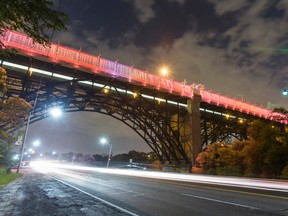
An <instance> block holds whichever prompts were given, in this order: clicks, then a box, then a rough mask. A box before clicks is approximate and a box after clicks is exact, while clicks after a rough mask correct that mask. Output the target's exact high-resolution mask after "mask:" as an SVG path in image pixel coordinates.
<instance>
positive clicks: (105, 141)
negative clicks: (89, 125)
mask: <svg viewBox="0 0 288 216" xmlns="http://www.w3.org/2000/svg"><path fill="white" fill-rule="evenodd" d="M100 143H101V144H103V145H106V144H107V143H108V140H107V139H106V138H105V137H102V138H100ZM111 152H112V144H110V150H109V155H108V160H107V168H109V163H110V160H111V158H110V157H111Z"/></svg>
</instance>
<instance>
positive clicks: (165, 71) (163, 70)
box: [160, 67, 168, 76]
mask: <svg viewBox="0 0 288 216" xmlns="http://www.w3.org/2000/svg"><path fill="white" fill-rule="evenodd" d="M160 72H161V74H162V76H167V75H168V69H167V68H166V67H162V68H161V70H160Z"/></svg>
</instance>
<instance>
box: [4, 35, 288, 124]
mask: <svg viewBox="0 0 288 216" xmlns="http://www.w3.org/2000/svg"><path fill="white" fill-rule="evenodd" d="M1 40H2V41H3V43H4V44H5V45H6V46H9V47H12V48H15V49H17V50H21V51H22V52H23V53H25V54H26V55H29V56H34V57H38V58H39V57H48V58H49V60H50V61H52V62H59V61H60V62H65V63H66V64H70V65H71V66H72V67H76V68H78V67H84V68H87V69H88V71H89V72H92V73H99V72H102V73H105V74H107V75H109V76H114V77H121V78H126V79H127V80H128V81H129V82H138V83H141V85H144V86H151V87H153V88H156V89H162V90H165V91H167V92H170V93H173V94H179V95H181V96H185V97H188V98H193V95H194V94H193V93H194V92H198V93H200V94H201V97H202V100H203V101H205V102H207V103H211V104H215V105H217V106H222V107H226V108H229V109H232V110H238V111H240V112H244V113H247V114H251V115H254V116H259V117H261V118H266V119H271V120H274V119H275V116H277V118H278V120H276V121H278V122H281V123H285V124H288V121H287V118H286V117H285V115H283V114H280V113H275V112H272V111H271V110H268V109H265V108H262V107H259V106H256V105H253V104H248V103H245V102H243V101H239V100H236V99H233V98H229V97H227V96H223V95H220V94H217V93H213V92H211V91H208V90H205V89H203V88H199V87H198V86H199V85H195V84H193V85H188V84H185V83H181V82H178V81H175V80H171V79H167V78H164V77H160V76H157V75H155V74H153V73H149V72H147V71H142V70H139V69H137V68H134V67H131V66H126V65H123V64H120V63H119V62H117V61H116V62H115V61H110V60H107V59H104V58H101V57H100V56H93V55H90V54H87V53H84V52H81V51H79V50H75V49H71V48H68V47H64V46H61V45H59V44H54V43H52V44H51V46H49V47H43V46H42V45H40V44H38V43H34V42H33V40H32V39H31V38H30V37H28V36H27V35H24V34H21V33H19V32H12V31H8V32H7V33H6V35H5V36H4V37H2V38H1Z"/></svg>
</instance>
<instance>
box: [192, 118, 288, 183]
mask: <svg viewBox="0 0 288 216" xmlns="http://www.w3.org/2000/svg"><path fill="white" fill-rule="evenodd" d="M287 155H288V134H287V132H283V130H281V128H280V127H277V126H276V125H273V123H267V122H265V121H261V120H256V121H254V122H252V124H251V125H250V126H249V128H248V140H245V141H235V142H233V143H231V144H230V145H225V144H223V143H213V144H210V145H209V146H208V147H207V148H206V150H205V151H204V152H201V153H200V154H199V155H198V157H197V163H198V164H197V165H196V166H194V167H193V169H192V171H193V172H195V173H206V174H217V175H237V176H240V175H245V176H253V177H269V178H271V177H272V178H276V177H281V176H282V177H283V178H286V176H287V170H288V169H287V168H286V167H287V165H288V158H287Z"/></svg>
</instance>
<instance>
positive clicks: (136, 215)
mask: <svg viewBox="0 0 288 216" xmlns="http://www.w3.org/2000/svg"><path fill="white" fill-rule="evenodd" d="M46 175H48V176H50V177H51V178H53V179H55V180H56V181H59V182H61V183H62V184H65V185H67V186H69V187H71V188H74V189H75V190H78V191H80V192H82V193H84V194H86V195H88V196H90V197H93V198H94V199H96V200H99V201H100V202H103V203H105V204H107V205H109V206H112V207H114V208H116V209H118V210H120V211H122V212H124V213H127V214H129V215H132V216H140V215H138V214H136V213H134V212H132V211H129V210H127V209H125V208H122V207H120V206H117V205H115V204H113V203H111V202H108V201H106V200H104V199H101V198H100V197H97V196H94V195H93V194H90V193H88V192H86V191H84V190H81V189H80V188H77V187H75V186H73V185H71V184H69V183H67V182H64V181H62V180H60V179H58V178H57V177H54V176H51V175H49V174H46Z"/></svg>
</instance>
